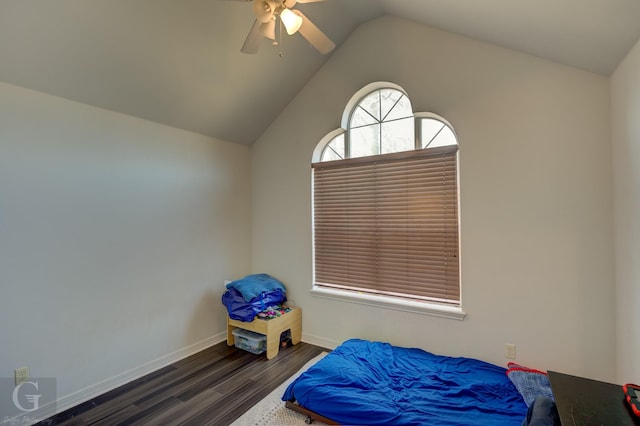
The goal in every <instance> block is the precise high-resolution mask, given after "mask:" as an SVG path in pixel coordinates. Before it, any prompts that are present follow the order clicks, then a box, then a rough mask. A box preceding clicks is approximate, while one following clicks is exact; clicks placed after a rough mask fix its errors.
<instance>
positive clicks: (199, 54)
mask: <svg viewBox="0 0 640 426" xmlns="http://www.w3.org/2000/svg"><path fill="white" fill-rule="evenodd" d="M296 9H298V10H300V11H302V12H304V13H305V14H306V15H307V16H308V17H309V18H310V19H311V20H312V21H313V22H314V23H315V24H316V25H317V26H318V27H320V28H321V29H322V30H323V31H324V32H325V33H326V34H327V35H328V36H329V37H330V38H331V39H332V40H333V41H334V42H335V43H336V45H337V46H338V47H337V49H339V48H340V44H341V43H342V42H344V41H345V40H346V39H347V38H348V37H349V35H350V34H351V32H352V31H354V30H355V29H356V28H357V27H358V26H359V25H360V24H362V23H364V22H366V21H368V20H371V19H375V18H377V17H379V16H382V15H386V14H388V15H395V16H398V17H401V18H406V19H410V20H413V21H416V22H419V23H422V24H424V25H429V26H432V27H436V28H439V29H443V30H446V31H451V32H455V33H459V34H462V35H465V36H468V37H471V38H474V39H476V40H480V41H485V42H489V43H493V44H496V45H499V46H503V47H507V48H511V49H514V50H518V51H521V52H525V53H529V54H532V55H536V56H539V57H542V58H547V59H549V60H552V61H556V62H559V63H563V64H566V65H569V66H573V67H577V68H581V69H584V70H587V71H591V72H594V73H598V74H603V75H609V74H611V73H612V72H613V71H614V70H615V68H616V67H617V65H618V64H619V63H620V61H621V60H622V59H623V58H624V57H625V55H626V54H627V52H628V51H629V50H630V49H631V47H633V45H634V44H635V43H636V42H637V40H638V39H639V38H640V1H639V0H606V1H603V0H537V1H535V2H532V1H529V2H525V1H522V0H481V1H478V0H453V1H452V0H327V1H324V2H317V3H307V4H298V5H296ZM253 21H254V16H253V14H252V10H251V4H250V3H247V2H243V1H231V0H48V1H44V0H0V81H3V82H6V83H11V84H15V85H18V86H23V87H26V88H30V89H34V90H39V91H42V92H46V93H50V94H53V95H57V96H61V97H64V98H67V99H71V100H75V101H78V102H83V103H86V104H89V105H94V106H97V107H101V108H105V109H109V110H113V111H117V112H121V113H124V114H129V115H132V116H136V117H140V118H144V119H148V120H152V121H156V122H159V123H164V124H167V125H170V126H173V127H177V128H181V129H186V130H190V131H193V132H197V133H202V134H206V135H210V136H212V137H215V138H218V139H222V140H226V141H229V142H235V143H241V144H248V145H249V144H252V143H253V142H254V141H255V140H256V139H257V138H258V137H259V136H260V135H261V134H262V133H263V131H264V130H265V129H266V128H267V127H268V126H269V124H270V123H271V122H272V121H273V120H274V119H275V117H276V116H277V115H278V114H279V113H280V112H281V111H282V109H283V108H284V107H285V106H286V105H287V104H288V103H289V102H290V101H291V100H292V99H293V98H294V97H295V96H296V94H297V93H298V91H299V90H300V89H301V88H302V87H303V86H304V85H305V83H306V82H307V81H308V80H309V79H310V78H311V77H312V76H313V74H314V73H315V72H316V71H317V70H318V69H319V68H320V67H321V66H322V65H323V64H324V62H325V61H327V60H328V59H329V58H330V56H331V55H330V54H329V55H327V56H323V55H320V54H319V53H318V52H316V51H315V50H314V49H313V48H311V47H310V46H309V44H308V43H307V42H306V41H305V40H304V39H303V38H302V37H301V36H300V35H299V34H296V35H294V36H291V37H288V36H285V37H284V38H283V39H282V41H281V43H280V46H278V47H274V46H271V45H270V42H269V41H268V40H266V39H265V40H264V43H263V44H262V45H261V47H260V51H259V52H258V54H256V55H246V54H243V53H240V47H241V46H242V43H243V41H244V39H245V37H246V34H247V33H248V31H249V28H250V27H251V25H252V23H253ZM398 48H399V49H402V46H398Z"/></svg>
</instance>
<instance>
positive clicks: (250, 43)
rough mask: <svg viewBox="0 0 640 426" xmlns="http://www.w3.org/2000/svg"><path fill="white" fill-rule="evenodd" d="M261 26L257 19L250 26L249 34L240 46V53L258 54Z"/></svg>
mask: <svg viewBox="0 0 640 426" xmlns="http://www.w3.org/2000/svg"><path fill="white" fill-rule="evenodd" d="M261 26H262V22H260V21H258V20H257V19H256V20H255V22H254V23H253V25H252V26H251V29H250V30H249V34H247V38H246V39H245V41H244V44H243V45H242V48H241V49H240V51H241V52H242V53H250V54H253V53H258V49H259V48H260V42H261V41H262V31H261V29H260V27H261Z"/></svg>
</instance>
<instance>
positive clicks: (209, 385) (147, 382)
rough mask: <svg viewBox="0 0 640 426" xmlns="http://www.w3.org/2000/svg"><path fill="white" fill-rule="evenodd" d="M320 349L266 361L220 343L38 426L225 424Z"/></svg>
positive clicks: (291, 350)
mask: <svg viewBox="0 0 640 426" xmlns="http://www.w3.org/2000/svg"><path fill="white" fill-rule="evenodd" d="M323 351H326V349H324V348H321V347H318V346H314V345H311V344H308V343H304V342H301V343H299V344H297V345H295V346H291V347H288V348H281V349H280V353H279V354H278V356H277V357H275V358H273V359H271V360H267V358H266V355H265V354H262V355H254V354H251V353H249V352H245V351H242V350H239V349H236V348H235V347H228V346H227V344H226V342H222V343H219V344H217V345H214V346H212V347H210V348H208V349H205V350H203V351H202V352H199V353H197V354H195V355H192V356H190V357H188V358H185V359H183V360H181V361H179V362H176V363H174V364H172V365H169V366H167V367H164V368H162V369H160V370H158V371H155V372H153V373H151V374H148V375H147V376H144V377H142V378H140V379H137V380H135V381H133V382H131V383H128V384H126V385H124V386H121V387H119V388H117V389H114V390H112V391H110V392H107V393H106V394H104V395H101V396H99V397H97V398H94V399H92V400H90V401H87V402H85V403H83V404H80V405H78V406H77V407H74V408H71V409H69V410H67V411H64V412H62V413H60V414H57V415H56V416H53V417H51V418H49V419H47V420H44V421H42V422H40V423H39V425H132V424H152V425H169V424H186V425H228V424H230V423H232V422H233V421H234V420H236V419H237V418H238V417H240V416H241V415H242V414H243V413H244V412H245V411H247V410H248V409H249V408H251V407H252V406H253V405H254V404H256V403H257V402H258V401H260V400H261V399H262V398H264V397H265V396H267V395H268V394H269V393H270V392H271V391H272V390H274V389H275V388H277V387H278V386H279V385H280V384H281V383H282V382H284V381H285V380H286V379H287V378H289V377H290V376H291V375H293V374H294V373H295V372H296V371H298V370H299V369H300V368H301V367H302V366H303V365H304V364H305V363H306V362H307V361H309V360H310V359H312V358H314V357H315V356H316V355H318V354H320V353H321V352H323Z"/></svg>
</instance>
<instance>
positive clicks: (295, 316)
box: [227, 308, 302, 359]
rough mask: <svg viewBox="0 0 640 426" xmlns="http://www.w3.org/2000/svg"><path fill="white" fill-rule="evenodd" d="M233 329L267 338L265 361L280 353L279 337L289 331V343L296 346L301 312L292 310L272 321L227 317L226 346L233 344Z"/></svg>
mask: <svg viewBox="0 0 640 426" xmlns="http://www.w3.org/2000/svg"><path fill="white" fill-rule="evenodd" d="M234 328H241V329H243V330H249V331H253V332H256V333H260V334H264V335H265V336H267V359H271V358H273V357H275V356H276V355H278V352H279V351H280V335H281V334H282V332H283V331H287V330H291V343H293V344H294V345H297V344H298V343H299V342H300V338H301V337H302V310H301V309H300V308H293V309H292V310H290V311H289V312H287V313H286V314H283V315H281V316H279V317H275V318H272V319H260V318H256V319H254V320H253V321H251V322H244V321H238V320H234V319H231V318H229V315H227V345H229V346H233V345H234V344H235V336H234V335H233V329H234Z"/></svg>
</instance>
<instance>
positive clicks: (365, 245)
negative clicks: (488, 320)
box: [312, 146, 460, 305]
mask: <svg viewBox="0 0 640 426" xmlns="http://www.w3.org/2000/svg"><path fill="white" fill-rule="evenodd" d="M457 151H458V147H457V146H448V147H442V148H432V149H423V150H416V151H409V152H402V153H395V154H386V155H378V156H373V157H363V158H354V159H348V160H340V161H331V162H319V163H314V164H312V167H313V182H314V188H313V189H314V192H313V199H314V204H313V208H314V261H315V285H317V286H321V287H331V288H338V289H349V290H354V291H361V292H366V293H373V294H379V295H390V296H395V297H404V298H408V299H414V300H415V299H418V300H425V301H432V302H439V303H446V304H452V305H459V304H460V278H459V277H460V274H459V259H458V257H459V256H458V253H459V249H458V206H457V204H458V202H457V200H458V191H457V172H456V170H457Z"/></svg>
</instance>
